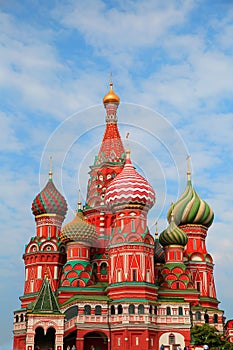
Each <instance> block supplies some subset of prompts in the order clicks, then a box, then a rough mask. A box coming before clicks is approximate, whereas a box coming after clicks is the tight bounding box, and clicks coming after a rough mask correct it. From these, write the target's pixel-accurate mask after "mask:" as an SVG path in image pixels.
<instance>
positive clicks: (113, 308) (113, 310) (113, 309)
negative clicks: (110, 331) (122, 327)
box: [111, 305, 116, 315]
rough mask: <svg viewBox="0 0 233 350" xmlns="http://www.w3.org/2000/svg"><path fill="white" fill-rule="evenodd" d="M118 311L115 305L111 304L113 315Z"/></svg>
mask: <svg viewBox="0 0 233 350" xmlns="http://www.w3.org/2000/svg"><path fill="white" fill-rule="evenodd" d="M115 313H116V311H115V306H114V305H111V315H115Z"/></svg>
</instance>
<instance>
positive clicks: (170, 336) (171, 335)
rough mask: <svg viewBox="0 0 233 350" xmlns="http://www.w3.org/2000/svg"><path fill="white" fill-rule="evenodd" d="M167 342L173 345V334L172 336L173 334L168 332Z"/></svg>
mask: <svg viewBox="0 0 233 350" xmlns="http://www.w3.org/2000/svg"><path fill="white" fill-rule="evenodd" d="M169 344H170V345H173V344H175V336H174V334H172V333H171V334H169Z"/></svg>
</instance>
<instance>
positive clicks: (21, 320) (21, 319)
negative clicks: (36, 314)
mask: <svg viewBox="0 0 233 350" xmlns="http://www.w3.org/2000/svg"><path fill="white" fill-rule="evenodd" d="M20 322H23V314H21V315H20Z"/></svg>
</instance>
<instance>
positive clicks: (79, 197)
mask: <svg viewBox="0 0 233 350" xmlns="http://www.w3.org/2000/svg"><path fill="white" fill-rule="evenodd" d="M81 206H82V201H81V191H80V189H79V190H78V211H81V210H82V209H81Z"/></svg>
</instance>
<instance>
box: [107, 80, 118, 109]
mask: <svg viewBox="0 0 233 350" xmlns="http://www.w3.org/2000/svg"><path fill="white" fill-rule="evenodd" d="M109 85H110V89H109V92H108V93H107V94H106V95H105V96H104V98H103V103H104V105H106V104H107V103H116V104H118V105H119V103H120V97H119V96H117V94H115V92H114V91H113V83H112V81H110V83H109Z"/></svg>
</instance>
